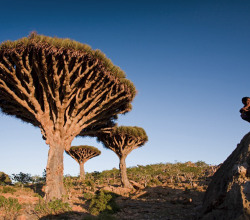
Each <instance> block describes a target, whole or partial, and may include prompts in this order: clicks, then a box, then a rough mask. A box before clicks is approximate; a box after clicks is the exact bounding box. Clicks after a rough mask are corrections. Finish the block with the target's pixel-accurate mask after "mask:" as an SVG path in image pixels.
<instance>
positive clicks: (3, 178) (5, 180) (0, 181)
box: [0, 172, 11, 186]
mask: <svg viewBox="0 0 250 220" xmlns="http://www.w3.org/2000/svg"><path fill="white" fill-rule="evenodd" d="M9 184H11V179H10V177H9V176H8V175H7V174H5V173H4V172H0V185H4V186H5V185H9Z"/></svg>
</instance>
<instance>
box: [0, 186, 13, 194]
mask: <svg viewBox="0 0 250 220" xmlns="http://www.w3.org/2000/svg"><path fill="white" fill-rule="evenodd" d="M0 192H1V193H11V194H13V193H14V192H16V189H14V188H12V187H8V186H4V187H3V188H2V189H0Z"/></svg>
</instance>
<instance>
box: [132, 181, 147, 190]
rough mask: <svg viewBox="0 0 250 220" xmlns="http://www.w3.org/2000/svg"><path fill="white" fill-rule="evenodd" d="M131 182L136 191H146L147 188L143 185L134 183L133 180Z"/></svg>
mask: <svg viewBox="0 0 250 220" xmlns="http://www.w3.org/2000/svg"><path fill="white" fill-rule="evenodd" d="M129 182H130V183H131V184H132V186H133V187H134V188H135V189H144V188H145V187H144V186H143V185H141V184H140V183H137V182H135V181H133V180H130V181H129Z"/></svg>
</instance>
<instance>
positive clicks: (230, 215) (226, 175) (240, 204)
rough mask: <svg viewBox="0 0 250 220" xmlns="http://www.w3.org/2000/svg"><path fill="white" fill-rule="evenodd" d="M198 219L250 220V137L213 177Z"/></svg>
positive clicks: (248, 136) (249, 136)
mask: <svg viewBox="0 0 250 220" xmlns="http://www.w3.org/2000/svg"><path fill="white" fill-rule="evenodd" d="M200 213H201V215H200V216H199V219H202V220H210V219H211V220H249V219H250V133H248V134H247V135H245V136H244V138H243V139H242V140H241V142H240V144H238V146H237V148H236V149H235V150H234V151H233V153H232V154H231V155H230V156H229V157H228V158H227V159H226V160H225V162H224V163H223V164H222V165H221V167H220V168H219V169H218V170H217V172H216V173H215V174H214V176H213V178H212V181H211V183H210V184H209V186H208V189H207V191H206V194H205V196H204V200H203V206H202V210H201V212H200Z"/></svg>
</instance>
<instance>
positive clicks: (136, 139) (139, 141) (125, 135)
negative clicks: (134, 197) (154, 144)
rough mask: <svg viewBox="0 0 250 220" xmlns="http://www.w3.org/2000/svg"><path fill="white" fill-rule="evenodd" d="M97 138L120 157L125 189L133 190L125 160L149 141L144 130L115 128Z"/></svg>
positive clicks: (127, 127)
mask: <svg viewBox="0 0 250 220" xmlns="http://www.w3.org/2000/svg"><path fill="white" fill-rule="evenodd" d="M97 138H98V141H101V142H102V143H103V144H104V146H105V147H106V148H108V149H110V150H112V151H114V152H115V153H116V155H117V156H118V157H119V159H120V164H119V167H120V175H121V183H122V185H123V187H127V188H132V185H131V184H130V182H129V180H128V177H127V170H126V169H127V168H126V162H125V160H126V157H127V156H128V154H129V153H130V152H131V151H132V150H134V149H136V148H138V147H141V146H142V145H143V144H145V143H146V142H147V141H148V136H147V134H146V132H145V131H144V129H143V128H139V127H131V126H120V127H114V128H113V129H112V130H111V131H110V132H106V133H98V134H97Z"/></svg>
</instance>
